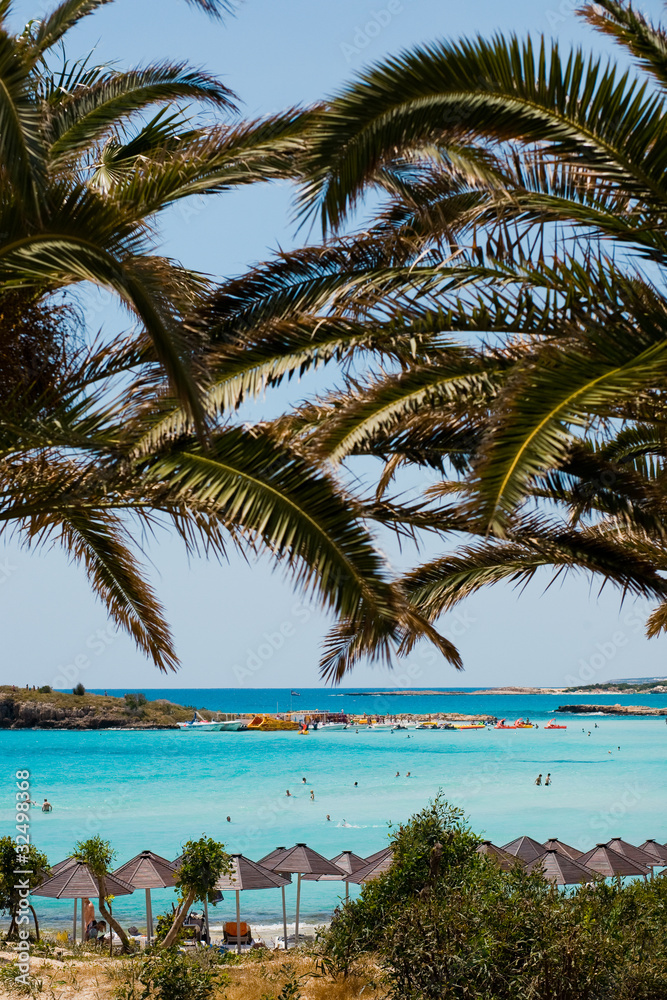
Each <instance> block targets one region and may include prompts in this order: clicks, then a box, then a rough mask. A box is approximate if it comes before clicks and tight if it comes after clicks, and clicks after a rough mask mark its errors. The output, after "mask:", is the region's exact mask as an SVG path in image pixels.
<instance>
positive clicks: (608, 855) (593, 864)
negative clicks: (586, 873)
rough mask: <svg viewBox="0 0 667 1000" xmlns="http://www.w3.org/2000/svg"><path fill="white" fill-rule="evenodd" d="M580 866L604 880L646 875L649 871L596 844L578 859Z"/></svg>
mask: <svg viewBox="0 0 667 1000" xmlns="http://www.w3.org/2000/svg"><path fill="white" fill-rule="evenodd" d="M578 861H579V864H580V865H585V867H586V868H590V869H591V871H594V872H598V874H599V875H604V877H605V878H613V877H614V876H616V875H648V873H649V869H648V868H646V867H645V865H638V864H637V863H636V862H635V861H631V860H630V858H628V857H626V856H625V854H619V853H618V851H614V850H613V849H612V848H611V847H609V846H608V845H607V844H596V846H595V847H593V848H592V849H591V850H590V851H586V853H585V854H582V855H581V857H580V858H578Z"/></svg>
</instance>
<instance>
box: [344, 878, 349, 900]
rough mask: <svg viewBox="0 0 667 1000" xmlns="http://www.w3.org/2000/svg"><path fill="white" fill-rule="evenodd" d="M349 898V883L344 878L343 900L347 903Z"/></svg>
mask: <svg viewBox="0 0 667 1000" xmlns="http://www.w3.org/2000/svg"><path fill="white" fill-rule="evenodd" d="M349 899H350V883H349V882H348V881H347V880H346V882H345V902H346V903H347V902H348V901H349Z"/></svg>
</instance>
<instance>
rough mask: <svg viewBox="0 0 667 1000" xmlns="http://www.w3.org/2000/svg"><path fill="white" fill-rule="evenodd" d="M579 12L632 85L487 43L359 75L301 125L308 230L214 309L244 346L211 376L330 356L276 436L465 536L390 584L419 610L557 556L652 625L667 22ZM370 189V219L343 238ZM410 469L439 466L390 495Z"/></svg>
mask: <svg viewBox="0 0 667 1000" xmlns="http://www.w3.org/2000/svg"><path fill="white" fill-rule="evenodd" d="M582 15H583V16H584V17H586V18H587V20H588V21H589V22H590V23H591V24H593V26H595V27H596V28H598V29H600V30H602V31H603V32H605V33H607V34H609V35H611V36H612V37H613V38H614V39H615V40H616V41H617V42H619V44H621V45H622V46H623V47H624V48H625V49H626V50H627V51H628V52H629V54H630V55H631V57H633V58H634V60H635V61H636V63H637V64H638V68H639V70H638V71H643V72H644V74H645V79H643V80H642V79H635V78H633V77H631V76H629V75H628V74H627V73H626V72H625V70H616V69H615V68H614V66H613V65H608V64H604V63H603V62H602V61H601V60H600V59H599V58H597V57H593V56H591V57H590V58H589V59H586V58H585V57H584V56H583V55H582V54H581V53H578V52H576V53H572V54H567V55H566V56H562V55H561V53H560V51H559V48H558V46H557V45H552V46H549V45H548V44H547V43H546V42H545V41H544V40H542V41H541V42H540V43H539V44H538V45H533V43H532V42H531V41H527V42H525V43H520V42H519V41H518V40H517V39H515V38H511V39H507V40H506V39H504V38H502V37H496V38H495V39H494V40H493V41H491V42H487V41H485V40H483V39H480V38H477V39H475V40H473V41H468V40H463V41H461V42H459V43H457V44H452V43H439V44H433V45H431V46H428V47H422V48H420V49H417V50H415V51H412V52H407V53H403V54H401V55H400V56H398V57H396V58H394V59H392V60H389V61H388V62H387V63H385V64H383V65H380V66H376V67H373V68H371V69H369V70H368V71H366V72H365V73H363V74H362V75H361V76H360V77H359V78H358V79H357V80H355V81H353V82H352V83H351V84H350V85H349V86H348V87H347V88H346V89H345V90H344V91H343V92H342V93H341V94H340V95H339V96H338V97H336V98H334V99H333V100H332V101H331V102H330V103H329V104H326V105H323V106H322V107H321V108H320V109H318V110H317V111H316V112H315V113H314V114H313V116H312V118H311V120H310V122H309V126H308V128H309V143H308V148H307V150H306V153H305V155H304V156H303V157H302V158H301V161H300V162H301V168H302V170H303V174H304V179H303V183H302V194H301V197H300V204H301V209H302V211H303V213H304V214H306V213H313V212H317V213H319V215H320V217H321V219H322V222H323V226H324V228H325V232H326V234H327V238H326V240H325V242H324V243H323V244H322V245H321V246H319V247H310V248H306V249H303V250H299V251H296V252H294V253H292V254H289V255H283V256H282V257H280V258H278V259H277V260H275V261H272V262H269V263H268V264H267V265H265V266H264V267H262V268H258V269H257V271H256V272H255V274H254V275H252V276H250V277H248V276H246V277H245V278H243V279H241V280H240V281H239V282H236V283H231V284H230V285H229V286H228V287H227V288H226V289H222V290H221V292H219V293H218V295H217V297H216V299H215V301H214V304H213V312H212V319H213V321H214V322H217V324H218V326H217V330H218V331H219V335H220V337H221V338H223V339H224V340H225V351H226V352H227V354H228V355H229V354H231V355H233V354H235V355H236V357H237V359H238V361H237V375H236V377H235V379H231V380H230V379H227V380H226V382H225V384H224V386H223V387H221V390H220V391H221V392H222V391H224V392H225V393H227V394H228V396H229V397H230V398H233V397H234V394H235V393H237V394H239V398H240V396H241V395H242V394H243V393H244V392H252V391H253V390H254V388H255V387H256V386H257V385H258V384H265V383H268V384H275V383H276V382H278V381H280V380H282V379H284V378H287V377H289V376H291V375H292V374H294V373H297V372H301V371H304V370H306V369H307V368H308V367H314V366H316V365H318V364H323V363H328V362H331V361H334V362H337V363H339V364H342V365H343V368H344V372H346V373H347V374H346V377H345V379H344V381H343V384H342V386H341V388H340V389H339V390H338V391H334V392H332V393H329V394H327V395H326V396H325V397H323V398H321V399H315V400H312V401H309V402H308V403H306V404H305V405H304V406H303V407H302V408H301V410H300V411H299V412H297V413H296V414H294V415H292V416H291V417H290V418H288V419H286V420H282V421H281V422H279V430H280V432H281V433H282V434H284V435H285V436H286V437H287V438H288V439H289V438H291V439H293V440H296V441H297V442H298V447H299V448H301V449H302V451H303V452H304V453H305V454H308V455H310V456H311V458H312V459H313V460H317V461H320V462H326V463H328V464H329V465H336V464H339V463H341V462H343V461H345V460H347V459H348V458H349V457H351V456H355V455H373V456H375V457H377V458H379V459H380V460H381V461H382V462H383V469H382V472H381V474H380V475H379V477H378V495H377V497H376V499H375V500H374V501H372V500H369V501H368V503H367V504H366V507H365V509H364V513H365V516H366V517H367V518H368V519H370V520H375V521H376V522H380V523H383V524H386V525H389V526H393V527H394V528H395V529H396V530H397V531H399V532H403V533H410V534H415V533H419V532H421V531H432V532H435V533H436V534H437V536H438V537H439V538H442V539H444V540H447V541H448V543H449V544H451V539H452V538H453V537H454V538H458V537H460V533H464V534H465V535H472V536H473V540H472V543H471V544H466V545H463V546H461V548H460V549H459V550H458V551H456V552H455V553H454V555H446V556H444V557H442V558H440V559H437V560H435V561H433V562H431V563H429V564H427V565H426V566H423V567H418V568H417V569H416V570H415V571H414V572H413V573H411V574H409V575H408V576H407V577H406V579H405V580H404V582H403V586H404V588H405V590H406V591H407V592H408V593H409V594H410V596H411V600H412V602H413V603H414V606H415V607H416V608H417V609H418V610H419V611H420V613H421V614H423V615H424V616H425V617H427V618H428V619H429V620H430V621H433V620H435V618H437V617H438V615H439V614H440V613H441V612H442V611H444V610H446V609H447V608H449V607H451V606H452V605H453V604H454V603H455V602H456V601H457V600H460V599H462V598H463V597H465V596H466V595H467V594H469V593H471V592H473V591H474V590H475V589H477V588H479V587H481V586H486V585H488V584H489V583H493V582H496V581H499V580H508V579H509V580H515V581H521V582H525V581H526V580H529V579H531V578H532V577H533V576H534V575H535V573H536V572H537V571H538V569H540V568H541V567H551V568H553V569H554V571H555V573H556V574H558V573H562V572H564V571H567V570H580V571H583V572H587V573H592V574H597V575H599V577H600V579H601V580H602V582H603V583H604V582H606V581H611V582H613V583H615V584H617V585H618V586H619V587H620V588H621V589H622V590H623V591H624V592H625V591H629V592H631V593H635V594H641V595H644V596H650V597H653V598H657V599H658V601H659V602H660V604H659V606H658V608H657V610H656V612H655V613H654V615H653V616H652V618H651V620H650V623H649V632H650V634H654V633H655V632H657V631H658V630H660V629H662V628H665V627H667V604H665V603H664V601H665V597H666V596H667V585H666V583H665V577H664V571H665V570H666V569H667V563H666V561H665V545H664V542H665V525H666V522H665V513H666V511H665V490H664V483H663V480H664V472H663V470H664V459H665V437H666V435H665V420H664V417H663V411H664V409H665V398H664V397H665V388H666V385H665V381H664V374H665V370H664V365H665V357H666V356H667V355H666V354H665V343H666V341H665V328H666V325H667V324H666V321H665V316H666V315H667V300H666V298H665V295H664V293H663V288H662V274H661V271H662V268H663V267H664V266H665V263H667V257H666V254H667V241H666V233H665V228H666V227H665V219H666V218H667V184H666V182H665V178H666V177H667V171H666V167H667V142H666V141H665V139H666V138H667V135H666V132H667V116H666V115H665V104H664V97H663V92H664V88H665V86H666V85H667V64H666V63H665V50H666V45H667V42H666V38H667V35H665V33H664V32H663V30H662V29H661V28H660V27H656V26H654V25H653V24H651V23H650V22H649V21H648V20H647V18H646V17H644V16H643V15H641V14H639V13H638V12H637V11H636V10H634V8H632V7H631V6H630V5H629V4H627V3H624V2H621V0H602V2H601V3H597V4H595V5H594V6H587V7H584V8H583V9H582ZM370 190H375V191H376V192H379V194H380V196H381V197H383V198H384V203H383V204H381V207H380V209H379V210H378V212H377V215H376V217H375V218H374V219H373V220H372V221H371V223H370V225H369V226H368V227H367V228H366V229H364V230H363V231H362V232H359V233H357V234H353V235H351V236H350V235H348V236H345V237H340V236H336V233H337V232H338V231H340V229H341V228H342V227H343V225H347V224H348V223H349V221H350V215H351V212H352V211H353V210H354V208H355V207H356V206H357V205H358V204H359V202H360V201H361V200H362V199H363V198H364V197H365V196H366V194H367V193H368V192H369V191H370ZM232 329H233V330H235V331H237V333H238V331H240V330H242V331H244V334H245V337H246V342H245V353H244V355H243V360H242V361H241V355H240V351H239V348H238V345H234V344H233V343H230V340H231V339H232V338H231V333H230V331H231V330H232ZM249 345H250V347H251V349H250V350H248V346H249ZM403 466H408V467H413V468H414V467H415V466H417V467H419V468H421V469H424V468H427V469H430V470H432V471H433V473H434V478H436V477H440V478H441V480H442V481H441V482H440V483H439V484H437V485H434V486H433V488H432V489H431V490H429V492H428V494H427V496H426V498H425V499H423V500H422V501H421V502H419V503H416V504H412V505H410V504H406V503H405V502H402V501H401V500H400V499H399V500H393V501H392V500H391V499H387V497H386V494H387V490H388V488H389V485H390V483H391V482H392V480H393V478H394V477H395V475H396V473H397V470H399V469H400V468H401V467H403Z"/></svg>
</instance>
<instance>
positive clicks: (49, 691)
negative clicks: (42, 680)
mask: <svg viewBox="0 0 667 1000" xmlns="http://www.w3.org/2000/svg"><path fill="white" fill-rule="evenodd" d="M37 690H38V692H39V694H52V693H53V688H52V687H51V685H50V684H43V685H42V686H41V688H37Z"/></svg>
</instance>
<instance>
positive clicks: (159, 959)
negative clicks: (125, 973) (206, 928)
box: [140, 948, 226, 1000]
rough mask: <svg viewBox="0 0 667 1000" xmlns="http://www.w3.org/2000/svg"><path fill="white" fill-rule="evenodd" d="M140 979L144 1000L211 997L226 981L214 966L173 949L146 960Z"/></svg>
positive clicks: (182, 999) (203, 998)
mask: <svg viewBox="0 0 667 1000" xmlns="http://www.w3.org/2000/svg"><path fill="white" fill-rule="evenodd" d="M140 979H141V982H142V983H143V985H144V992H143V993H142V994H141V998H142V1000H209V998H210V997H212V996H213V995H214V993H215V992H216V990H218V989H219V988H220V987H221V986H223V985H224V984H225V982H226V977H225V976H224V975H222V974H221V973H220V971H219V970H218V969H217V967H216V966H215V965H211V964H210V962H205V961H203V960H202V959H199V958H198V956H193V957H192V958H190V957H189V956H186V955H183V954H182V953H181V952H180V951H176V950H175V949H173V948H170V949H169V950H168V951H164V952H161V953H160V954H159V955H157V956H153V957H150V958H146V959H144V961H143V963H142V965H141V971H140Z"/></svg>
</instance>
